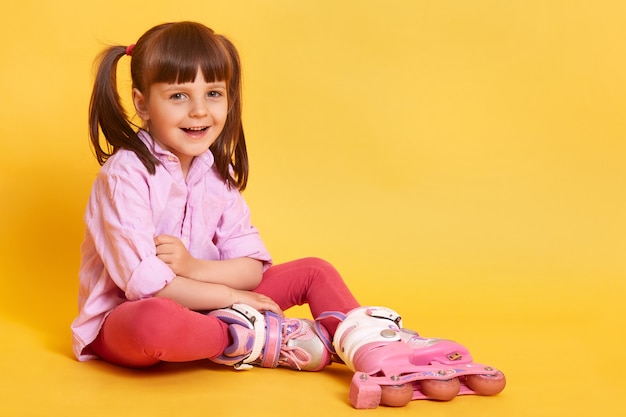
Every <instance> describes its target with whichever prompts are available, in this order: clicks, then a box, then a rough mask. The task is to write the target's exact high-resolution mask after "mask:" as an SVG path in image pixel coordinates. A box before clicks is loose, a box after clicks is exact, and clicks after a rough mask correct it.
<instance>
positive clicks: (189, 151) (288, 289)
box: [72, 22, 358, 370]
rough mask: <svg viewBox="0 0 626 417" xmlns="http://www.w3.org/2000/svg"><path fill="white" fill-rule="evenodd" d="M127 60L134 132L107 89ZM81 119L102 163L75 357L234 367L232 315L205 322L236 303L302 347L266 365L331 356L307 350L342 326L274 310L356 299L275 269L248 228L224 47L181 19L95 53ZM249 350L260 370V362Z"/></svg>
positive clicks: (234, 99)
mask: <svg viewBox="0 0 626 417" xmlns="http://www.w3.org/2000/svg"><path fill="white" fill-rule="evenodd" d="M124 56H130V58H131V75H132V99H133V103H134V106H135V110H136V113H137V116H138V117H139V118H140V119H141V126H138V128H137V129H136V128H135V125H134V123H132V122H131V121H130V120H129V118H128V117H127V116H126V114H125V112H124V109H123V107H122V104H121V101H120V97H119V95H118V93H117V90H116V71H117V63H118V61H119V60H120V59H121V58H123V57H124ZM89 121H90V134H91V142H92V144H93V146H94V149H95V154H96V157H97V159H98V161H99V162H100V164H101V165H102V168H101V170H100V172H99V174H98V176H97V178H96V180H95V183H94V185H93V189H92V192H91V195H90V198H89V202H88V204H87V209H86V214H85V222H86V232H85V239H84V242H83V244H82V248H81V253H82V262H81V267H80V274H79V276H80V291H79V315H78V317H77V318H76V319H75V320H74V322H73V324H72V332H73V347H74V352H75V354H76V356H77V358H78V359H79V360H81V361H84V360H88V359H93V358H96V357H99V358H101V359H104V360H106V361H108V362H111V363H114V364H118V365H123V366H128V367H145V366H150V365H153V364H156V363H158V362H160V361H175V362H178V361H192V360H197V359H205V358H208V359H211V360H213V361H216V362H219V363H225V364H237V363H239V362H241V361H242V360H243V359H245V358H246V357H247V355H249V354H250V350H251V349H252V347H253V345H254V339H255V335H254V334H253V333H254V331H253V330H254V329H248V328H247V327H249V326H246V325H244V324H243V323H238V322H237V320H238V319H237V318H234V317H231V314H228V313H224V314H226V317H224V316H223V315H224V314H222V316H221V317H217V316H216V314H213V315H207V314H204V313H205V312H206V311H208V310H215V309H220V308H224V307H230V306H233V305H238V304H243V305H245V306H249V307H251V308H250V309H249V310H251V311H261V312H271V313H273V316H272V317H278V318H280V320H279V322H283V324H284V325H283V326H282V327H283V329H282V333H283V335H282V336H284V340H283V343H282V344H283V345H285V340H286V339H291V340H292V342H295V341H296V340H298V339H299V340H301V341H302V345H303V346H305V347H303V348H300V347H297V346H296V347H295V348H294V347H293V346H292V347H289V348H287V347H286V346H282V349H281V352H280V354H278V355H274V356H275V357H272V358H271V359H272V361H271V364H270V365H272V366H276V365H284V366H289V367H292V368H298V369H308V370H317V369H321V368H323V367H324V366H325V365H327V364H328V363H329V359H330V355H329V354H328V352H327V351H326V350H325V349H324V348H323V346H322V345H319V344H318V345H316V346H315V347H309V348H307V346H310V343H309V342H307V341H308V340H312V339H316V338H317V333H321V334H322V336H324V337H325V338H326V337H332V335H333V333H334V331H335V328H336V326H337V321H336V320H332V319H327V320H324V321H321V322H320V324H321V325H318V326H317V327H318V329H317V332H316V331H315V330H314V329H313V326H311V325H310V324H311V323H309V322H307V321H302V320H283V319H282V316H283V313H282V311H283V310H286V309H288V308H290V307H292V306H295V305H302V304H304V303H308V304H309V306H310V308H311V312H312V314H313V316H314V317H318V316H319V315H320V314H321V313H323V312H325V311H340V312H344V313H345V312H348V311H350V310H351V309H353V308H355V307H357V306H358V303H357V301H356V300H355V298H354V297H353V295H352V294H351V293H350V291H349V290H348V288H347V287H346V285H345V284H344V282H343V280H342V278H341V277H340V275H339V274H338V273H337V271H336V270H335V269H334V268H333V267H332V266H331V265H330V264H328V263H327V262H324V261H322V260H320V259H316V258H307V259H300V260H296V261H293V262H289V263H286V264H282V265H272V259H271V257H270V254H269V253H268V251H267V249H266V247H265V246H264V244H263V241H262V240H261V238H260V237H259V233H258V231H257V229H256V228H254V227H253V226H252V225H251V224H250V213H249V210H248V206H247V205H246V202H245V201H244V199H243V197H242V195H241V191H243V190H244V188H245V187H246V182H247V179H248V155H247V153H246V143H245V138H244V133H243V128H242V123H241V70H240V63H239V56H238V54H237V51H236V49H235V47H234V46H233V44H232V43H231V42H230V41H229V40H228V39H226V38H225V37H223V36H220V35H216V34H215V33H213V31H212V30H211V29H209V28H207V27H205V26H203V25H201V24H197V23H192V22H181V23H171V24H163V25H159V26H156V27H154V28H152V29H150V30H149V31H148V32H146V33H145V34H144V35H143V36H142V37H141V38H140V39H139V40H138V41H137V43H136V45H131V46H129V47H124V46H112V47H109V48H108V49H106V50H105V51H104V52H103V53H102V55H101V58H100V64H99V67H98V71H97V76H96V80H95V85H94V89H93V93H92V98H91V105H90V118H89ZM99 131H101V132H102V133H103V134H104V138H105V141H106V143H104V145H103V143H102V141H101V140H100V135H99ZM239 324H241V325H239ZM251 330H252V331H251ZM257 330H258V329H257ZM326 331H327V332H329V334H326ZM257 343H258V341H257ZM292 344H293V343H292ZM320 346H321V347H320ZM307 349H308V351H307ZM256 355H257V356H258V357H257V361H263V359H264V358H265V359H266V362H267V354H265V355H264V354H263V353H259V352H256Z"/></svg>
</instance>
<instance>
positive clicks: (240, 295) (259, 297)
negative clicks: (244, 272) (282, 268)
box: [233, 290, 285, 317]
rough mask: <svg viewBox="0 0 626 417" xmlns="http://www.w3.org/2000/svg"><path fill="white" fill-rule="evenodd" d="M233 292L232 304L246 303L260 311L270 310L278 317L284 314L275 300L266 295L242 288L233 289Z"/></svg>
mask: <svg viewBox="0 0 626 417" xmlns="http://www.w3.org/2000/svg"><path fill="white" fill-rule="evenodd" d="M233 292H234V293H233V297H234V299H235V302H234V303H233V304H237V303H242V304H247V305H249V306H250V307H253V308H255V309H256V310H258V311H260V312H265V311H271V312H273V313H276V314H278V315H279V316H280V317H285V314H284V313H283V311H282V310H281V309H280V307H279V306H278V304H276V302H275V301H274V300H272V299H271V298H269V297H268V296H267V295H263V294H259V293H256V292H252V291H242V290H233Z"/></svg>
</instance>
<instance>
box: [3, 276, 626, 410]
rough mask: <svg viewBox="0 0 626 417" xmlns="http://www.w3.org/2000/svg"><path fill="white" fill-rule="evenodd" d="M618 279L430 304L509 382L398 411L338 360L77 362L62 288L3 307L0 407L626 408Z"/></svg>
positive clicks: (432, 323)
mask: <svg viewBox="0 0 626 417" xmlns="http://www.w3.org/2000/svg"><path fill="white" fill-rule="evenodd" d="M20 289H21V290H26V289H27V286H23V288H20ZM619 289H620V290H621V291H620V292H621V294H618V292H612V291H608V290H607V291H604V292H603V293H601V294H592V295H593V296H595V297H597V298H596V299H595V300H592V301H590V302H588V303H586V304H585V305H580V306H578V307H574V308H572V309H570V310H564V311H562V312H561V313H560V314H556V313H555V312H554V311H552V310H550V309H548V310H547V313H546V314H543V313H542V312H540V311H537V310H536V309H529V310H519V311H516V312H514V313H511V312H510V309H509V312H506V311H505V313H504V314H505V315H506V317H503V316H501V315H498V313H497V312H490V313H487V312H485V311H480V309H479V308H473V309H472V308H471V306H470V308H469V309H468V310H466V312H467V314H461V311H457V310H455V309H453V308H451V307H449V306H445V305H444V306H442V307H441V309H442V314H439V312H438V314H437V315H433V314H429V315H430V319H429V321H428V322H426V321H425V320H424V326H422V327H425V328H428V329H432V330H431V332H432V331H434V329H437V328H441V329H446V330H447V331H446V335H445V336H447V337H450V338H455V339H457V340H459V341H461V340H465V344H466V345H467V346H469V347H470V349H471V350H472V352H473V354H474V356H475V360H477V361H481V362H483V363H489V364H492V365H494V366H497V367H499V368H500V369H502V370H503V371H504V372H505V373H506V376H507V379H508V385H507V387H506V389H505V390H504V391H503V392H502V393H501V394H500V395H498V396H496V397H474V396H472V397H469V396H465V397H458V398H456V399H455V400H453V401H451V402H448V403H438V402H431V401H413V402H411V403H410V404H409V405H408V406H406V407H404V408H402V409H392V408H384V407H379V408H378V409H376V410H375V411H366V410H354V409H353V408H352V407H351V406H350V404H349V402H348V399H347V393H348V387H349V383H350V378H351V372H350V371H349V370H348V369H346V368H345V367H343V366H341V365H337V364H334V365H332V366H331V367H330V368H327V369H326V370H325V371H322V372H319V373H301V372H296V371H291V370H287V369H262V368H255V369H253V370H251V371H247V372H236V371H232V370H231V369H229V368H226V367H221V366H217V365H214V364H211V363H210V362H204V361H202V362H198V363H189V364H164V365H161V366H157V367H155V368H153V369H150V370H142V371H139V370H127V369H120V368H117V367H114V366H111V365H108V364H105V363H103V362H100V361H92V362H88V363H79V362H77V361H75V360H74V358H73V357H72V356H71V351H70V346H69V333H68V329H67V324H68V322H67V320H69V319H70V317H69V316H68V309H67V308H65V307H62V306H61V304H60V302H69V301H70V300H69V299H67V298H68V297H66V296H60V297H58V298H57V300H58V302H59V303H57V306H59V307H58V308H59V310H56V308H55V307H54V306H53V305H52V304H50V305H48V306H45V307H44V306H41V307H38V306H33V309H32V311H31V314H29V315H26V316H22V318H17V317H10V316H9V317H7V316H6V311H4V313H3V315H2V319H1V320H0V334H1V335H2V345H1V346H0V369H2V378H1V380H0V393H1V397H2V412H0V415H3V416H7V417H8V416H11V417H14V416H29V417H31V416H32V417H35V416H61V415H62V416H87V415H88V416H92V417H97V416H116V417H122V416H142V415H153V416H171V415H176V416H179V415H188V416H206V415H216V416H242V415H275V416H292V415H302V416H319V415H332V416H344V415H377V416H387V415H389V416H391V415H394V416H398V415H406V414H409V413H410V414H418V415H421V416H430V415H432V416H446V415H450V416H452V415H465V416H538V417H539V416H546V417H548V416H591V415H604V416H621V415H624V414H623V413H624V412H625V411H626V404H625V403H624V401H623V399H622V396H623V392H624V388H625V386H624V382H623V381H624V379H623V375H624V372H625V371H626V366H625V361H624V358H623V354H622V353H623V352H622V350H623V345H624V330H623V329H624V324H626V323H625V322H624V319H623V314H622V313H621V311H619V310H618V309H617V306H618V301H620V299H621V295H623V285H622V287H621V288H619ZM31 291H35V292H36V291H37V290H36V289H31ZM41 295H42V296H44V294H41ZM569 295H571V293H568V292H562V293H561V294H556V293H555V294H553V296H554V301H555V303H557V304H562V301H560V300H562V299H563V298H568V296H569ZM513 302H514V303H515V301H513ZM477 304H480V302H478V303H477ZM487 304H490V303H487ZM520 304H521V303H520ZM475 307H478V306H475ZM409 310H410V311H408V312H407V314H405V321H419V319H418V318H419V317H420V315H421V314H420V313H419V308H418V307H417V306H415V307H413V309H409ZM503 310H506V309H504V308H503ZM446 311H447V313H446ZM59 312H62V313H63V314H59ZM295 313H298V312H297V311H296V312H295ZM413 317H414V318H415V319H413V320H412V318H413ZM435 317H436V319H435ZM455 317H456V318H455ZM25 318H26V319H25ZM431 335H433V334H431ZM439 336H443V334H439ZM600 411H602V412H600Z"/></svg>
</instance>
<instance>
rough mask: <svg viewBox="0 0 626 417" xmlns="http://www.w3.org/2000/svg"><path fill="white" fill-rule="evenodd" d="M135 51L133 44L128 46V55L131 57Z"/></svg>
mask: <svg viewBox="0 0 626 417" xmlns="http://www.w3.org/2000/svg"><path fill="white" fill-rule="evenodd" d="M133 49H135V44H134V43H133V44H132V45H128V46H127V47H126V55H128V56H130V55H132V54H133Z"/></svg>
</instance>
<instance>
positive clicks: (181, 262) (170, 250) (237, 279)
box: [154, 235, 263, 290]
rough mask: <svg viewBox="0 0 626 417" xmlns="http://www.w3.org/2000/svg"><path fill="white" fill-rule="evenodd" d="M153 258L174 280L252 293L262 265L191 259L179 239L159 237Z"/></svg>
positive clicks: (238, 260)
mask: <svg viewBox="0 0 626 417" xmlns="http://www.w3.org/2000/svg"><path fill="white" fill-rule="evenodd" d="M154 243H155V245H156V251H157V257H158V258H159V259H161V260H162V261H163V262H165V263H166V264H167V265H168V266H169V267H170V268H172V271H174V273H175V274H176V275H178V276H181V277H186V278H189V279H192V280H195V281H201V282H204V283H213V284H223V285H227V286H228V287H230V288H233V289H235V290H253V289H255V288H256V287H257V286H258V285H259V283H260V282H261V277H262V275H263V262H261V261H259V260H256V259H252V258H246V257H242V258H234V259H226V260H220V261H213V260H205V259H197V258H194V257H193V256H191V254H190V253H189V251H187V248H186V247H185V245H184V244H183V242H181V240H180V239H178V238H176V237H174V236H169V235H159V236H157V237H156V238H155V239H154Z"/></svg>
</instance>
